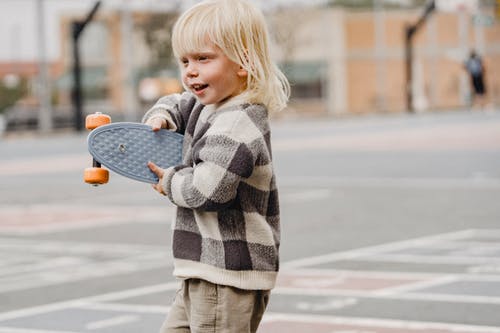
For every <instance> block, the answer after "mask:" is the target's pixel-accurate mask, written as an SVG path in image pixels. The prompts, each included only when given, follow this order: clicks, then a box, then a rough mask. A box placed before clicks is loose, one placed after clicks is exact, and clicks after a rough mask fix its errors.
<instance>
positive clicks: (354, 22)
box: [282, 9, 500, 114]
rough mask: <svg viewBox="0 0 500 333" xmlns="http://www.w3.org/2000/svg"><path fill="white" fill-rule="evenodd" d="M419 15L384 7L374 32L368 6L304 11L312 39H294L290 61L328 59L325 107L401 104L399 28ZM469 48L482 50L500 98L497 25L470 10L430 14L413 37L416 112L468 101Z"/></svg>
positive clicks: (493, 96)
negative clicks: (479, 22) (486, 22)
mask: <svg viewBox="0 0 500 333" xmlns="http://www.w3.org/2000/svg"><path fill="white" fill-rule="evenodd" d="M485 14H491V13H485ZM282 15H283V14H282ZM420 15H421V11H420V10H414V11H400V10H398V11H386V12H384V13H383V14H382V15H381V16H380V17H379V18H380V19H381V20H383V22H382V28H381V29H379V30H378V34H379V36H377V26H376V24H377V22H376V20H377V17H376V15H374V13H373V12H371V11H370V12H359V11H358V12H356V11H342V10H339V9H316V10H311V12H310V13H309V14H308V15H307V16H305V15H304V19H302V21H301V22H300V23H298V25H299V26H300V27H301V29H300V33H301V34H304V35H305V34H309V36H311V38H310V39H309V40H308V43H303V44H300V41H301V40H305V39H306V38H305V37H301V38H299V39H298V40H296V42H297V43H298V44H297V48H298V50H299V51H298V52H296V53H294V54H293V60H294V61H297V62H301V61H307V60H312V59H318V60H320V61H321V60H324V61H326V63H327V64H328V67H329V69H328V71H327V77H326V79H327V94H326V96H325V101H324V104H323V108H324V110H323V112H327V113H331V114H343V113H367V112H374V111H378V112H400V111H404V110H406V94H405V87H406V74H405V49H404V48H405V44H404V42H405V39H404V36H405V35H404V31H405V26H406V25H408V24H410V23H414V22H416V21H417V19H418V18H419V16H420ZM309 25H313V26H314V27H315V28H313V27H310V26H309ZM325 32H326V33H325ZM318 36H321V38H318ZM312 41H315V42H316V43H312ZM377 43H378V44H377ZM471 48H476V49H477V50H478V51H479V53H480V54H481V55H482V56H483V60H484V62H485V67H486V68H487V76H486V85H487V91H488V98H489V102H490V103H492V104H499V102H500V101H499V94H500V72H499V71H500V23H499V22H498V21H496V22H494V23H493V24H492V25H489V26H481V25H476V24H474V22H473V18H472V17H471V16H469V15H468V14H459V13H439V12H434V13H433V14H432V15H431V16H430V18H429V20H428V21H427V22H426V24H425V25H424V26H422V28H421V29H420V30H419V31H418V33H417V34H416V36H415V38H414V64H413V77H414V84H413V93H414V106H415V108H416V109H417V110H423V109H447V108H456V107H467V106H468V104H469V102H470V87H469V81H468V76H467V73H466V72H465V71H464V69H463V62H464V61H465V59H466V57H467V55H468V53H469V50H470V49H471ZM301 105H304V101H301Z"/></svg>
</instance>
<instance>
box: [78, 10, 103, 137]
mask: <svg viewBox="0 0 500 333" xmlns="http://www.w3.org/2000/svg"><path fill="white" fill-rule="evenodd" d="M100 5H101V1H97V2H96V3H95V4H94V7H93V8H92V10H91V11H90V12H89V13H88V14H87V17H86V18H85V19H84V20H83V21H76V22H73V24H72V26H71V28H72V30H71V36H72V39H73V90H72V93H71V96H72V100H73V110H74V118H75V119H74V124H75V130H76V131H79V132H80V131H82V130H83V94H82V79H81V63H80V47H79V41H80V37H81V35H82V33H83V30H84V29H85V27H86V26H87V24H88V23H90V21H92V19H93V17H94V15H95V14H96V12H97V10H98V9H99V6H100Z"/></svg>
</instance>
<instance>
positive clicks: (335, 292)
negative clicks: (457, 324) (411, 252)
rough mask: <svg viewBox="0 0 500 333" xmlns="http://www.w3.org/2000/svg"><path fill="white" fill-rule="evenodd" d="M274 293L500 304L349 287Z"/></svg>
mask: <svg viewBox="0 0 500 333" xmlns="http://www.w3.org/2000/svg"><path fill="white" fill-rule="evenodd" d="M273 294H281V295H299V296H313V297H314V296H321V297H325V296H331V297H335V296H344V297H353V298H367V299H376V300H381V299H388V300H410V301H423V302H450V303H464V304H469V303H470V304H496V305H500V297H490V296H474V295H459V294H439V293H420V292H414V293H398V294H391V293H388V294H383V293H382V294H378V293H377V292H376V291H359V290H349V289H320V288H289V287H277V288H275V289H273Z"/></svg>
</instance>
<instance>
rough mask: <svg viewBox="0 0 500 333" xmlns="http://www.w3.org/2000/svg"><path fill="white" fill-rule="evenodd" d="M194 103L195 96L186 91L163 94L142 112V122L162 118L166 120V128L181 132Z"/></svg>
mask: <svg viewBox="0 0 500 333" xmlns="http://www.w3.org/2000/svg"><path fill="white" fill-rule="evenodd" d="M196 103H197V101H196V98H195V97H194V96H193V95H192V94H191V93H188V92H185V93H182V94H172V95H167V96H164V97H162V98H160V99H159V100H158V101H157V102H156V103H155V105H153V106H152V107H151V109H149V110H148V111H147V112H146V113H145V114H144V117H143V118H142V122H143V123H145V122H147V121H148V120H149V119H152V118H162V119H165V120H166V122H167V129H169V130H172V131H176V132H179V133H181V134H183V133H184V131H185V128H186V124H187V120H188V119H189V115H190V113H191V111H192V110H193V108H194V106H195V105H196Z"/></svg>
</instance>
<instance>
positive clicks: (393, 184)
mask: <svg viewBox="0 0 500 333" xmlns="http://www.w3.org/2000/svg"><path fill="white" fill-rule="evenodd" d="M279 185H280V186H289V187H291V186H300V187H323V188H324V187H339V186H349V187H383V188H424V189H433V188H450V189H453V188H459V189H463V188H473V189H499V188H500V179H498V178H479V179H478V178H420V177H418V178H417V177H415V178H404V177H399V178H394V177H361V178H360V177H356V178H349V177H341V178H336V177H293V178H287V177H280V179H279Z"/></svg>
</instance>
